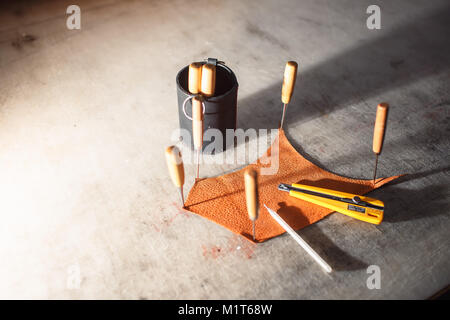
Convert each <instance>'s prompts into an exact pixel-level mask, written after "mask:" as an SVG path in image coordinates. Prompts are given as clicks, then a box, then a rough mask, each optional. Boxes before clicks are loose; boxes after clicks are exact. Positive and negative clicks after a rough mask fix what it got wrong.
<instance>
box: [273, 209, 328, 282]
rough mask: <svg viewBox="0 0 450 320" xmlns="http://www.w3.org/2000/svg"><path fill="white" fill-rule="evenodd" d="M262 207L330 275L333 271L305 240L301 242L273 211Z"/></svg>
mask: <svg viewBox="0 0 450 320" xmlns="http://www.w3.org/2000/svg"><path fill="white" fill-rule="evenodd" d="M264 207H266V209H267V211H268V212H269V213H270V215H271V216H272V218H274V219H275V221H276V222H278V223H279V224H280V226H282V227H283V229H284V230H286V232H287V233H289V234H290V235H291V236H292V238H294V240H295V241H297V242H298V244H299V245H300V246H301V247H302V248H303V249H305V250H306V252H308V253H309V255H310V256H311V257H313V258H314V260H316V262H317V263H318V264H320V266H321V267H322V268H323V269H324V270H325V271H326V272H328V273H330V272H331V271H333V269H331V267H330V265H329V264H328V263H326V262H325V261H324V260H323V259H322V258H321V257H320V256H319V255H318V254H317V252H315V251H314V250H313V248H311V247H310V246H309V244H307V243H306V242H305V240H303V239H302V238H301V237H300V236H299V235H298V233H297V232H295V231H294V229H292V228H291V227H290V226H289V225H288V224H287V223H286V221H284V220H283V219H282V218H281V217H280V216H279V215H278V214H277V213H276V212H275V211H273V210H271V209H269V208H268V207H267V206H266V205H264Z"/></svg>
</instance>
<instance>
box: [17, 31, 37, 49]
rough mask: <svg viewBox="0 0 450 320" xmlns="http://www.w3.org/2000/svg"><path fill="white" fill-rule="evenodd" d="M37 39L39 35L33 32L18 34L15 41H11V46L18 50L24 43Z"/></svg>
mask: <svg viewBox="0 0 450 320" xmlns="http://www.w3.org/2000/svg"><path fill="white" fill-rule="evenodd" d="M36 40H37V37H36V36H34V35H32V34H27V33H23V34H21V35H19V36H17V37H16V38H15V39H14V40H13V41H11V46H13V47H14V48H16V49H17V50H21V49H22V48H23V46H24V45H26V44H29V43H32V42H34V41H36Z"/></svg>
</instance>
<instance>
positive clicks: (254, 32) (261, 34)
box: [245, 23, 289, 50]
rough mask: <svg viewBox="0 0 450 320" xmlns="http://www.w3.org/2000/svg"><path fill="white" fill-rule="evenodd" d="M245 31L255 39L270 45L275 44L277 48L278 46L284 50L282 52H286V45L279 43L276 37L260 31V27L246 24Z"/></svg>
mask: <svg viewBox="0 0 450 320" xmlns="http://www.w3.org/2000/svg"><path fill="white" fill-rule="evenodd" d="M245 29H246V31H247V32H248V33H249V34H250V35H252V36H254V37H257V38H259V39H261V40H263V41H267V42H270V43H272V44H275V45H277V46H279V47H280V48H282V49H284V50H288V49H289V46H288V45H286V44H285V43H283V42H281V41H280V40H279V39H278V38H277V37H275V36H273V35H271V34H270V33H268V32H266V31H264V30H262V29H261V28H260V27H258V26H257V25H254V24H252V23H247V25H246V27H245Z"/></svg>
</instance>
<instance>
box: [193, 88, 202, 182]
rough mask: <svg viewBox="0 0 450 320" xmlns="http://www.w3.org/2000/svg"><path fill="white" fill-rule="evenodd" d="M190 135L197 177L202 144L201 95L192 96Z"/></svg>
mask: <svg viewBox="0 0 450 320" xmlns="http://www.w3.org/2000/svg"><path fill="white" fill-rule="evenodd" d="M192 135H193V139H194V149H196V150H197V179H198V178H199V171H200V151H201V150H202V146H203V105H202V98H201V96H198V97H194V98H192Z"/></svg>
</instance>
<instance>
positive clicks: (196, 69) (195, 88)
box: [188, 62, 202, 94]
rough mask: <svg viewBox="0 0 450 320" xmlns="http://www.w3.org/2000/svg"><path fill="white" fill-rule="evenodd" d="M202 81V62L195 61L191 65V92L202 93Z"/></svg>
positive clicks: (189, 76)
mask: <svg viewBox="0 0 450 320" xmlns="http://www.w3.org/2000/svg"><path fill="white" fill-rule="evenodd" d="M201 82H202V64H201V63H200V62H193V63H191V64H190V65H189V73H188V86H189V92H190V93H192V94H197V93H200V87H201Z"/></svg>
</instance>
